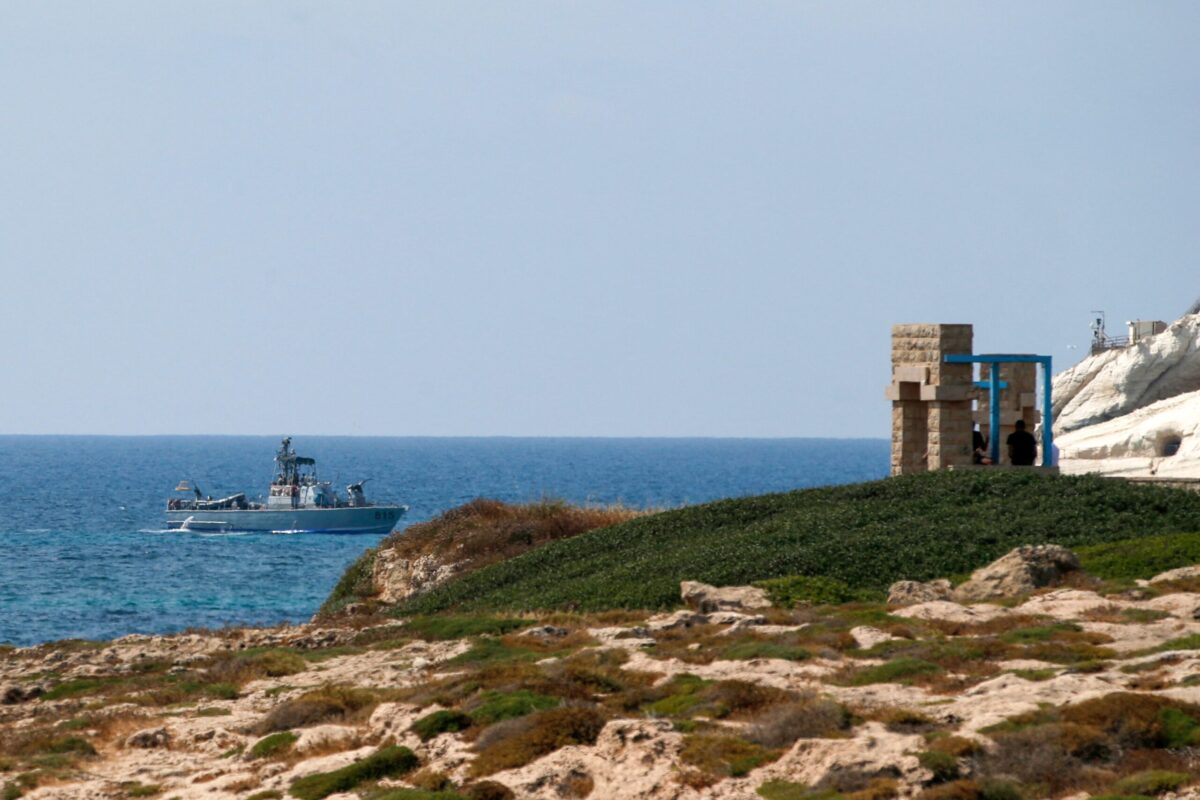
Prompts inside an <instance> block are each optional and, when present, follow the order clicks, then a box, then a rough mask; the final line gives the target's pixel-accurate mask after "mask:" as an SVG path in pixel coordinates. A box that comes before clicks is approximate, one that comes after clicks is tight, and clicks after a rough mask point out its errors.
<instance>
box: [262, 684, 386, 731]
mask: <svg viewBox="0 0 1200 800" xmlns="http://www.w3.org/2000/svg"><path fill="white" fill-rule="evenodd" d="M378 702H379V699H378V697H377V696H376V694H375V693H374V692H370V691H368V690H366V689H357V688H354V687H350V686H322V687H321V688H319V689H313V690H312V691H309V692H305V693H304V694H302V695H300V696H299V697H297V698H294V699H292V700H286V701H284V702H283V703H281V704H280V705H278V706H276V707H275V708H273V709H271V712H270V713H269V714H267V716H266V717H265V718H264V719H263V720H262V722H260V723H259V724H258V726H257V727H256V731H257V732H258V733H259V734H267V733H273V732H275V731H286V730H291V729H292V728H303V727H305V726H306V725H316V724H317V723H320V722H328V721H330V720H343V721H349V720H353V719H357V718H360V717H362V716H365V715H366V714H368V713H370V710H371V709H372V708H374V707H375V705H376V704H377V703H378Z"/></svg>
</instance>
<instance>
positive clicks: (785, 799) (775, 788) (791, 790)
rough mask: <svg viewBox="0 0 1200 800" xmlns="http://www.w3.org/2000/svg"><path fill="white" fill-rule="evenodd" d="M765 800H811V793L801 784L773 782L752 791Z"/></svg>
mask: <svg viewBox="0 0 1200 800" xmlns="http://www.w3.org/2000/svg"><path fill="white" fill-rule="evenodd" d="M754 791H755V792H756V793H757V794H758V796H759V797H762V798H764V799H765V800H812V797H813V791H812V790H811V789H809V788H808V786H806V785H805V784H803V783H793V782H791V781H781V780H773V781H767V782H766V783H764V784H763V785H762V786H759V787H758V788H757V789H755V790H754Z"/></svg>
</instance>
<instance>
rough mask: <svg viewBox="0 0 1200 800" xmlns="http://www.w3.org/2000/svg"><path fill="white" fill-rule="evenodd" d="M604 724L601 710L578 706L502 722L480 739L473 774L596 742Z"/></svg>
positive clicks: (501, 768)
mask: <svg viewBox="0 0 1200 800" xmlns="http://www.w3.org/2000/svg"><path fill="white" fill-rule="evenodd" d="M603 727H604V717H603V715H601V714H600V712H598V711H597V710H595V709H594V708H584V707H578V706H570V707H566V708H554V709H551V710H549V711H540V712H537V713H535V714H530V715H528V716H524V717H519V718H517V719H510V720H505V721H504V722H498V723H496V724H495V725H492V726H491V727H490V728H488V729H486V730H485V731H483V733H482V734H481V735H480V737H479V739H478V740H477V741H476V743H475V748H476V750H477V751H478V752H479V756H478V757H477V758H476V759H475V761H474V762H473V763H472V764H471V775H472V776H475V777H480V776H483V775H491V774H492V773H493V772H499V771H500V770H504V769H512V768H514V767H521V766H524V765H525V764H528V763H529V762H531V761H533V760H534V759H537V758H541V757H542V756H544V755H546V754H548V753H552V752H554V751H555V750H557V749H559V748H560V747H566V746H567V745H572V744H594V743H595V741H596V737H597V736H599V735H600V730H601V729H602V728H603Z"/></svg>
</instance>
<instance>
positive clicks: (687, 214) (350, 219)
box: [0, 0, 1200, 436]
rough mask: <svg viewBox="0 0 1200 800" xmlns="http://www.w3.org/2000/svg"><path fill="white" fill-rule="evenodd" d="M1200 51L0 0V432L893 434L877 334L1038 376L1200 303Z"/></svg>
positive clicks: (290, 6) (938, 36) (1174, 20)
mask: <svg viewBox="0 0 1200 800" xmlns="http://www.w3.org/2000/svg"><path fill="white" fill-rule="evenodd" d="M1197 41H1200V4H1197V3H1194V2H1178V3H1172V2H1155V3H1133V2H1124V3H1107V2H1096V1H1095V0H1087V2H1073V3H1072V2H1057V3H1044V2H1024V3H1012V2H995V3H971V2H962V1H961V0H955V1H954V2H944V3H904V2H876V3H858V2H846V0H836V2H824V3H813V2H798V1H796V2H787V3H764V2H748V3H741V2H738V3H734V2H727V3H719V4H718V3H707V2H695V1H694V0H688V2H660V3H644V2H639V3H620V2H590V3H576V2H518V3H495V2H477V3H455V2H444V0H438V1H437V2H430V3H417V2H403V3H390V2H389V3H383V2H380V3H367V2H337V3H334V2H326V3H303V2H294V1H293V0H288V1H287V2H259V3H248V2H242V1H241V0H238V2H200V3H175V2H171V3H164V2H159V1H158V0H154V1H153V2H100V3H95V2H77V3H54V2H25V3H18V2H9V3H4V4H2V5H0V277H2V279H3V280H2V290H0V304H2V310H0V336H2V337H3V347H0V375H2V376H3V379H2V381H0V432H4V433H263V434H282V433H293V434H297V435H302V434H320V433H328V434H399V435H405V434H432V435H460V434H461V435H488V434H500V435H601V436H603V435H650V436H654V435H664V436H675V435H702V436H886V435H887V431H888V420H889V410H888V405H887V403H886V402H885V401H884V399H883V394H882V392H883V387H884V385H885V384H886V383H887V380H888V335H889V326H890V325H891V324H892V323H893V322H915V321H944V322H973V323H975V326H976V349H977V350H979V351H985V350H991V351H997V350H1005V351H1026V352H1042V353H1050V354H1052V355H1053V356H1055V358H1056V359H1057V365H1058V366H1059V367H1060V368H1061V367H1063V366H1066V365H1067V364H1069V363H1072V362H1073V361H1074V360H1076V359H1077V358H1078V357H1079V356H1080V354H1081V353H1082V352H1083V348H1085V347H1086V344H1087V341H1088V336H1089V333H1088V330H1087V325H1088V322H1089V320H1090V314H1089V311H1090V310H1091V309H1096V308H1100V309H1104V310H1106V311H1107V312H1108V314H1109V319H1110V320H1112V321H1113V322H1114V323H1117V324H1114V325H1110V328H1114V327H1115V328H1120V327H1122V326H1121V325H1120V324H1119V323H1122V322H1123V321H1124V320H1126V319H1129V318H1134V317H1147V318H1163V319H1173V318H1174V317H1175V316H1177V315H1178V314H1179V313H1181V312H1182V311H1183V310H1184V308H1185V307H1186V306H1187V305H1188V304H1189V302H1190V301H1191V300H1192V299H1193V298H1194V296H1195V295H1197V294H1200V270H1198V269H1197V253H1198V252H1200V225H1198V224H1197V220H1198V219H1200V202H1198V200H1200V152H1198V149H1200V47H1197V46H1196V42H1197ZM1068 345H1077V346H1079V348H1080V349H1076V350H1069V349H1068Z"/></svg>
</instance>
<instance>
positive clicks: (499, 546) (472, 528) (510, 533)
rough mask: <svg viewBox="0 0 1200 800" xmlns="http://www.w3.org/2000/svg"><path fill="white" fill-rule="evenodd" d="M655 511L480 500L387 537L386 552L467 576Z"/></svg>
mask: <svg viewBox="0 0 1200 800" xmlns="http://www.w3.org/2000/svg"><path fill="white" fill-rule="evenodd" d="M647 513H650V512H646V511H641V510H638V509H634V508H628V507H626V506H622V505H610V506H575V505H571V504H569V503H567V502H565V501H563V500H542V501H540V502H537V503H522V504H511V503H504V502H501V501H499V500H490V499H487V498H479V499H477V500H472V501H471V502H469V503H466V504H464V505H461V506H458V507H457V508H452V509H450V510H449V511H447V512H445V513H443V514H441V515H440V516H438V517H435V518H434V519H431V520H429V521H428V522H418V523H417V524H415V525H410V526H409V527H407V528H405V529H404V530H403V531H400V532H397V533H393V534H392V535H390V536H388V537H387V538H386V539H384V540H383V541H382V542H381V543H380V545H379V549H380V550H394V551H396V552H397V553H398V554H399V555H400V557H402V558H406V559H412V558H420V557H422V556H435V557H437V558H438V559H440V560H445V561H447V562H454V563H457V564H458V565H459V569H458V572H457V574H458V575H460V576H461V575H464V574H466V573H469V572H473V571H475V570H477V569H479V568H480V567H484V566H487V565H488V564H494V563H496V562H498V561H504V560H506V559H509V558H513V557H514V556H518V555H520V554H521V553H524V552H526V551H529V550H532V549H534V548H537V547H541V546H542V545H545V544H549V543H550V542H554V541H558V540H559V539H568V538H570V537H572V536H578V535H579V534H581V533H586V532H588V531H590V530H594V529H596V528H607V527H608V526H610V525H616V524H618V523H621V522H628V521H629V520H631V519H633V518H634V517H639V516H642V515H644V514H647Z"/></svg>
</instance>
